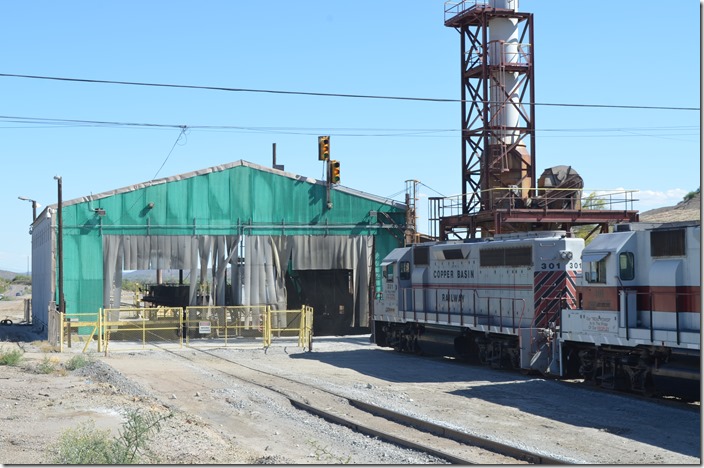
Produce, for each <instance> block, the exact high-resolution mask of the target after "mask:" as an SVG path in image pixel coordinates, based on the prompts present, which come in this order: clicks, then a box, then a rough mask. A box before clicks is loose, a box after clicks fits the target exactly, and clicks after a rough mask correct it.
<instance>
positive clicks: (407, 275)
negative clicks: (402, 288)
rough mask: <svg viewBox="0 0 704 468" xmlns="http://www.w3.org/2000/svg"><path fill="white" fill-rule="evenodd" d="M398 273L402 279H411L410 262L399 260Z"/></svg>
mask: <svg viewBox="0 0 704 468" xmlns="http://www.w3.org/2000/svg"><path fill="white" fill-rule="evenodd" d="M398 275H399V277H400V278H401V279H402V280H409V279H411V262H401V263H399V264H398Z"/></svg>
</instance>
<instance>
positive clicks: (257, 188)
mask: <svg viewBox="0 0 704 468" xmlns="http://www.w3.org/2000/svg"><path fill="white" fill-rule="evenodd" d="M326 190H327V187H326V185H325V183H323V182H321V181H316V180H314V179H310V178H306V177H301V176H296V175H294V174H290V173H285V172H282V171H277V170H274V169H270V168H266V167H262V166H257V165H254V164H251V163H247V162H244V161H238V162H236V163H232V164H228V165H223V166H216V167H212V168H208V169H204V170H201V171H196V172H193V173H189V174H183V175H180V176H174V177H170V178H166V179H160V180H158V181H152V182H148V183H144V184H137V185H134V186H130V187H125V188H122V189H118V190H114V191H111V192H106V193H102V194H99V195H95V196H91V197H84V198H80V199H76V200H70V201H67V202H64V207H63V232H64V297H65V298H66V310H67V312H68V313H71V312H93V311H97V310H98V309H99V308H100V307H101V306H102V301H103V242H102V238H103V236H104V235H139V236H148V235H191V236H196V235H326V234H330V235H349V236H358V235H373V236H375V259H374V261H375V266H376V270H377V281H378V279H379V277H380V274H379V273H380V272H379V270H378V267H379V264H380V262H381V259H382V258H383V257H384V256H385V255H386V254H387V253H388V252H390V251H391V250H392V249H393V248H395V247H398V246H399V245H400V244H401V242H402V240H401V239H402V237H401V233H400V232H399V231H398V230H396V232H392V230H393V228H390V227H389V226H386V227H380V226H379V224H378V223H377V217H376V216H375V215H374V214H373V212H375V211H380V212H387V213H390V214H391V215H392V217H393V218H394V219H395V220H396V221H397V223H398V224H403V222H404V221H403V220H404V209H405V206H404V205H401V204H399V203H397V202H392V201H390V200H384V199H382V198H380V197H375V196H372V195H369V194H364V193H362V192H356V191H354V190H350V189H345V188H342V187H335V188H334V189H333V190H332V191H331V202H332V204H333V207H332V209H329V208H328V206H327V201H328V200H327V192H326ZM50 208H54V209H55V208H56V206H55V205H54V206H52V207H50ZM97 209H100V210H104V215H102V212H103V211H101V212H100V213H101V214H99V213H98V212H96V210H97ZM47 221H49V220H48V219H47ZM51 222H52V224H54V233H53V234H54V236H55V235H56V225H55V223H56V216H52V217H51ZM46 252H47V249H43V250H42V251H41V252H38V251H36V250H35V252H34V253H33V255H36V254H39V255H42V256H45V255H47V253H46ZM34 261H35V260H33V264H34ZM55 281H56V279H55V278H54V282H55ZM36 292H39V291H36ZM52 293H53V294H54V295H55V293H54V292H52ZM42 294H43V293H42V292H39V295H38V296H36V297H37V299H39V298H41V301H44V300H45V298H44V295H42ZM52 299H53V297H52ZM34 307H35V308H37V307H40V308H41V307H44V308H46V305H44V304H35V305H34Z"/></svg>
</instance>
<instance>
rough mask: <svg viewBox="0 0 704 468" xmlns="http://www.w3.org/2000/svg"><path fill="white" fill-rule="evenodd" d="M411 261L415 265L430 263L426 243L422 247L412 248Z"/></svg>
mask: <svg viewBox="0 0 704 468" xmlns="http://www.w3.org/2000/svg"><path fill="white" fill-rule="evenodd" d="M413 263H415V264H416V265H429V264H430V250H429V249H428V246H427V245H426V246H424V247H415V248H414V249H413Z"/></svg>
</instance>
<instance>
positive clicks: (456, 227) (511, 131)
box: [431, 0, 638, 239]
mask: <svg viewBox="0 0 704 468" xmlns="http://www.w3.org/2000/svg"><path fill="white" fill-rule="evenodd" d="M448 5H449V6H448ZM497 18H503V19H510V20H513V21H514V22H515V23H516V24H517V33H518V43H512V44H508V43H504V42H502V41H490V40H489V24H490V22H491V21H492V20H494V19H497ZM445 26H448V27H453V28H455V29H456V30H457V31H458V32H459V33H460V43H461V67H462V68H461V70H462V94H461V97H462V200H461V213H459V214H453V215H450V216H442V215H440V216H439V217H438V218H437V219H438V220H439V233H438V234H439V237H440V239H447V238H448V236H450V235H455V236H457V237H475V236H477V235H481V236H482V237H484V236H490V235H492V234H498V233H501V232H510V231H526V230H540V229H556V228H559V229H565V230H567V231H568V232H569V228H570V227H571V226H573V225H584V224H596V225H597V228H598V229H600V230H601V232H607V231H608V226H609V224H612V223H615V222H624V221H637V220H638V214H637V213H638V212H637V211H635V210H632V209H631V210H629V209H627V208H628V206H627V205H628V203H629V202H630V203H631V204H632V201H633V200H624V205H626V206H625V209H622V210H621V209H619V210H610V209H606V210H605V209H598V210H589V209H582V207H581V204H580V203H579V202H577V203H575V202H574V201H573V200H571V199H570V200H567V198H566V199H565V202H564V203H563V202H560V203H555V202H554V200H555V198H556V196H555V194H551V195H549V197H548V194H546V193H545V191H544V190H539V189H538V188H537V179H536V173H535V165H534V155H535V103H534V94H535V86H534V79H533V78H534V67H533V64H534V58H535V54H534V47H533V45H534V40H533V14H532V13H520V12H517V11H514V10H512V9H501V8H494V7H491V6H489V5H488V4H487V3H485V2H481V1H471V0H463V1H455V2H448V3H447V4H446V9H445ZM509 47H510V49H509ZM497 57H498V58H497ZM506 73H511V74H513V75H512V76H514V77H516V78H515V79H514V81H513V85H512V88H511V89H508V88H507V87H506V85H505V83H503V82H502V81H503V80H502V77H504V76H507V75H506ZM524 103H527V104H524ZM506 111H510V112H513V113H514V114H513V115H517V119H516V122H517V123H516V125H511V126H506V124H505V122H502V121H501V120H502V119H500V118H499V119H497V118H496V116H497V115H498V114H500V113H502V112H506ZM507 135H510V138H507V137H506V136H507ZM579 193H580V194H581V191H580V192H579ZM541 194H542V196H543V197H545V198H550V200H552V202H550V203H548V202H546V203H542V204H540V206H539V207H536V204H535V203H534V204H533V206H532V207H529V206H530V205H531V204H530V200H531V199H533V200H535V199H539V198H540V196H541ZM571 197H572V196H570V197H569V198H571ZM557 198H560V196H559V192H558V195H557ZM433 203H436V204H437V203H441V199H431V204H433ZM599 208H603V207H599ZM631 208H632V206H631ZM431 212H437V213H442V212H443V208H442V207H440V206H435V207H433V206H431ZM431 217H432V215H431ZM595 231H596V229H595Z"/></svg>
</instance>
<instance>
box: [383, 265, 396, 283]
mask: <svg viewBox="0 0 704 468" xmlns="http://www.w3.org/2000/svg"><path fill="white" fill-rule="evenodd" d="M384 278H386V281H389V282H391V281H393V280H394V264H393V263H389V264H388V265H386V266H385V267H384Z"/></svg>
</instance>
